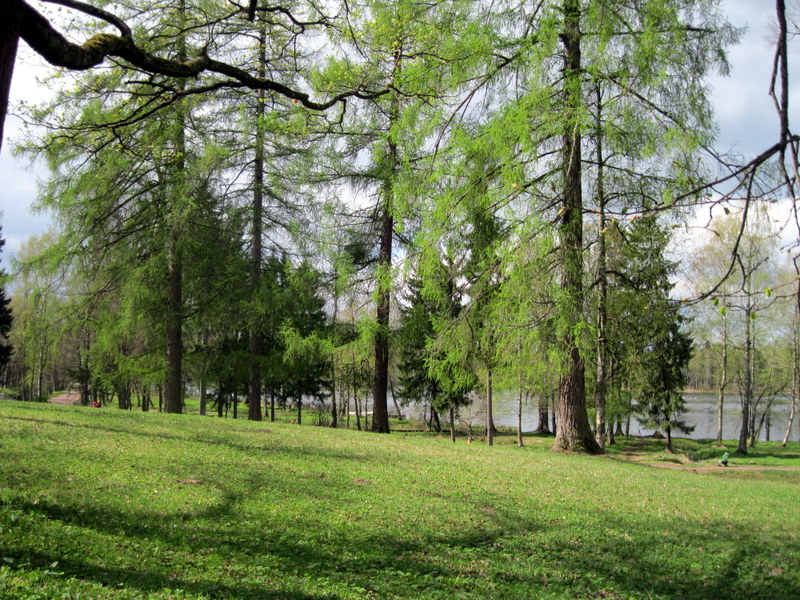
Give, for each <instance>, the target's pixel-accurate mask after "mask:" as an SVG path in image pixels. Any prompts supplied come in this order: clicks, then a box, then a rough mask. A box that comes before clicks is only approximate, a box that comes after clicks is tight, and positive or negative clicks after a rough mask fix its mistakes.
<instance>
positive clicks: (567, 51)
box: [553, 0, 603, 454]
mask: <svg viewBox="0 0 800 600" xmlns="http://www.w3.org/2000/svg"><path fill="white" fill-rule="evenodd" d="M580 4H581V3H580V1H579V0H564V32H563V35H562V36H561V40H562V45H563V48H564V83H563V85H564V96H565V97H564V112H565V115H564V119H565V122H564V135H563V140H562V143H563V158H562V160H563V169H564V190H563V199H562V205H561V222H560V224H559V237H560V240H559V241H560V245H561V269H562V275H561V288H562V290H563V291H564V299H563V300H562V301H561V304H562V306H561V307H560V308H561V311H560V312H561V319H562V320H563V323H562V327H563V330H564V332H565V333H564V339H563V343H562V347H563V348H564V351H565V353H566V356H565V359H566V368H565V371H564V376H563V377H562V380H561V387H560V390H559V398H558V406H557V407H556V421H557V425H556V439H555V442H554V443H553V450H556V451H565V450H566V451H571V452H589V453H592V454H599V453H601V452H602V451H603V450H602V448H600V446H599V445H598V444H597V441H596V440H595V439H594V435H593V434H592V429H591V427H590V426H589V415H588V413H587V410H586V381H585V379H584V378H585V370H584V364H583V357H582V356H581V352H580V349H579V348H578V341H577V340H576V339H575V336H576V331H577V329H578V327H579V325H580V323H581V320H582V315H583V196H582V193H583V192H582V174H581V125H580V123H581V119H582V112H583V111H582V89H581V88H582V86H581V78H582V74H581V44H580V42H581V33H580V18H581V12H580V11H581V7H580Z"/></svg>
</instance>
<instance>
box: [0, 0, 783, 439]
mask: <svg viewBox="0 0 800 600" xmlns="http://www.w3.org/2000/svg"><path fill="white" fill-rule="evenodd" d="M54 4H61V5H63V6H65V7H68V8H70V9H71V10H72V11H73V12H74V15H77V17H76V18H75V19H73V20H70V21H67V20H64V19H63V18H61V19H60V18H59V17H58V16H54V17H52V19H53V20H52V22H51V21H48V18H47V16H45V15H42V14H40V13H38V12H37V11H36V10H35V9H34V8H33V7H32V6H31V5H30V4H28V3H27V2H24V0H13V1H12V2H10V4H9V6H10V8H9V9H8V10H9V15H11V17H13V18H9V20H7V22H6V23H5V24H4V25H3V27H5V28H6V29H8V35H9V36H10V38H14V39H15V40H16V39H17V38H19V39H22V40H25V41H26V42H27V43H28V44H29V45H31V47H32V48H33V49H34V50H35V51H36V52H39V53H40V54H42V56H44V57H45V58H46V59H48V60H50V61H51V62H53V63H54V64H58V65H61V66H63V67H66V69H67V70H63V71H58V72H56V73H55V74H54V75H53V78H52V80H51V82H50V84H51V87H52V88H53V89H54V90H56V91H55V95H54V97H53V99H52V100H50V101H48V102H46V103H43V104H41V105H33V104H25V105H23V106H22V107H20V110H21V111H23V112H24V114H26V115H27V117H28V118H29V120H30V121H31V122H34V123H38V124H43V125H46V127H44V128H40V129H36V130H34V133H32V134H31V135H30V136H28V137H26V138H25V139H24V140H21V141H20V142H19V148H18V149H19V151H21V152H23V153H26V154H28V155H30V156H32V157H35V158H37V159H39V160H42V161H45V162H46V163H47V165H48V168H49V176H48V178H47V180H46V182H45V183H44V184H43V185H42V189H41V192H40V197H39V204H40V206H42V207H43V208H46V209H48V210H50V211H51V212H52V214H53V215H54V217H55V220H56V222H57V224H58V225H57V228H56V230H54V231H53V232H50V233H47V234H45V235H43V236H41V237H38V238H35V239H32V240H30V241H29V242H28V244H27V245H26V246H25V247H24V248H23V250H22V251H21V252H20V253H19V256H18V257H17V261H18V262H17V263H16V264H15V267H14V278H13V282H12V285H13V288H12V287H8V288H7V289H9V290H11V289H13V294H12V300H11V304H10V310H11V313H13V315H14V321H13V325H12V324H11V322H10V319H8V320H7V324H6V321H4V322H3V323H2V327H3V329H2V331H1V332H0V333H3V335H4V336H7V338H8V341H9V343H10V346H11V347H13V350H14V352H13V354H11V356H10V359H8V361H7V364H6V365H5V366H4V369H3V373H2V376H3V382H4V385H6V386H7V387H10V388H13V389H14V390H15V392H16V393H17V394H19V395H20V396H21V397H22V398H24V399H39V398H42V397H44V396H46V395H47V394H48V392H49V391H50V390H52V389H57V388H63V387H65V386H67V385H68V384H74V385H76V386H78V387H79V389H80V391H81V399H82V401H83V402H84V403H88V402H90V400H91V399H92V398H96V397H98V396H101V397H106V398H110V397H112V396H113V397H114V398H116V401H117V402H118V403H119V406H120V407H121V408H131V407H132V405H133V403H132V399H133V398H134V397H136V398H138V404H139V405H141V406H142V407H143V408H145V409H147V408H149V407H150V406H151V405H152V404H154V403H157V405H158V406H159V407H162V408H163V410H165V411H166V412H174V413H180V412H182V410H183V399H184V396H185V390H186V387H187V386H188V385H192V386H193V387H195V388H197V389H198V390H199V392H200V396H201V407H202V410H205V409H206V402H209V401H210V398H209V394H210V393H213V401H214V402H215V403H216V404H215V406H216V407H217V409H218V410H220V407H222V406H223V405H224V404H225V403H227V402H230V401H231V399H236V398H240V397H241V398H246V406H247V411H248V418H250V419H253V420H261V419H263V418H264V411H265V407H267V412H269V410H268V409H269V408H271V407H274V403H275V402H278V403H286V402H294V403H296V405H297V406H298V407H299V406H301V405H302V401H303V399H314V401H316V402H319V403H323V402H324V403H325V405H326V406H328V407H329V411H330V415H331V425H333V426H339V425H341V417H342V416H346V415H348V414H349V412H350V407H352V406H358V405H357V404H356V403H360V402H362V401H365V402H367V401H368V402H369V404H370V405H371V409H372V419H371V421H372V422H371V429H372V430H373V431H376V432H381V433H388V432H389V430H390V423H389V406H388V403H389V400H388V398H389V397H390V396H392V397H393V396H396V397H398V398H403V399H405V400H409V401H410V400H414V401H423V402H426V403H428V404H429V405H430V407H431V409H432V410H433V411H434V413H433V414H436V415H437V417H436V418H437V420H439V416H441V417H442V420H445V419H446V420H449V421H450V423H451V424H453V423H454V422H455V419H456V415H457V413H458V410H459V408H460V407H462V406H464V405H465V403H466V402H468V401H470V399H471V398H472V397H473V396H474V395H475V394H476V393H477V394H480V396H481V398H482V401H483V402H484V403H485V415H486V423H487V439H488V441H489V443H491V441H492V431H493V426H492V411H491V408H492V397H493V393H494V391H495V390H497V389H503V390H510V389H513V390H516V391H517V392H518V394H519V398H520V402H522V401H523V400H524V399H525V398H534V399H536V401H537V402H538V404H539V407H540V410H542V411H543V413H544V414H546V413H547V411H548V410H549V411H552V413H553V414H554V415H555V434H556V438H555V442H554V449H557V450H572V451H585V452H591V453H597V452H601V451H602V450H603V447H604V445H605V443H606V442H607V440H608V438H609V434H610V433H611V432H613V430H614V428H615V427H616V425H617V424H619V423H621V422H622V420H624V419H626V418H627V417H628V416H629V415H630V414H631V413H633V412H635V413H636V414H637V415H639V418H640V420H642V421H643V422H646V423H647V424H649V425H650V426H652V427H653V428H656V429H658V430H660V431H663V432H664V433H665V434H666V437H667V443H668V444H669V440H670V436H671V434H672V432H673V431H674V430H678V431H680V430H685V429H686V427H687V425H686V424H685V423H684V422H683V421H682V419H681V414H682V412H683V399H682V390H683V389H684V387H685V386H686V385H687V383H688V382H689V381H690V380H691V381H693V382H696V383H699V384H702V385H703V387H708V388H715V389H718V390H719V397H720V401H719V411H720V414H722V411H724V410H734V409H735V410H741V411H742V425H741V427H740V432H741V434H740V444H739V450H740V451H741V452H746V451H747V445H748V443H753V441H754V440H755V439H756V437H757V436H756V435H755V431H756V429H757V425H758V419H759V415H760V414H764V409H765V407H768V406H769V404H770V402H771V401H772V400H771V398H774V397H776V396H777V395H778V394H781V393H786V392H787V391H792V393H793V397H796V395H797V381H798V375H797V369H796V365H797V354H798V351H797V331H796V326H795V325H787V323H788V324H793V323H796V322H797V316H796V309H795V308H794V306H795V304H796V299H797V270H796V268H795V266H791V265H790V266H789V267H786V265H783V264H781V263H780V261H778V260H777V259H776V256H777V255H778V240H779V237H778V236H779V234H781V233H782V232H781V231H780V230H779V229H778V228H774V227H773V226H772V225H770V219H771V217H770V212H769V210H768V208H767V207H768V206H769V203H770V202H774V201H776V200H780V199H782V198H786V197H789V198H794V197H796V192H795V190H796V183H797V182H796V176H797V172H798V169H797V164H798V161H797V143H798V140H797V138H796V136H794V135H792V134H791V131H790V127H789V120H788V106H789V104H788V102H789V100H788V75H787V73H788V65H787V39H788V37H789V33H790V32H791V28H792V25H791V21H790V20H787V17H786V12H785V7H784V3H783V2H782V1H780V0H778V1H777V2H776V9H777V10H776V23H777V28H776V31H777V35H776V38H777V45H776V60H775V62H774V65H765V69H770V68H772V69H773V75H774V77H773V89H772V92H773V95H774V97H775V99H776V109H777V114H778V117H779V119H780V122H781V132H780V138H779V139H778V140H777V142H776V144H775V145H774V146H773V147H771V148H769V149H766V150H765V152H764V153H762V154H761V155H759V156H758V157H755V158H753V159H752V160H750V161H749V162H746V161H737V160H734V159H729V158H726V157H722V156H720V155H719V153H717V152H715V151H714V150H713V141H714V125H713V115H712V113H711V109H710V106H709V103H708V97H707V89H706V85H705V78H706V77H707V76H708V75H709V74H710V73H712V72H714V71H716V70H724V69H725V68H726V63H725V48H726V47H727V46H729V45H730V44H732V43H734V42H735V40H736V38H737V35H738V32H737V31H736V30H734V29H733V28H732V27H730V25H728V24H727V23H726V22H725V20H724V19H723V18H722V16H721V14H720V13H719V11H718V10H717V8H718V6H717V5H718V3H717V2H713V1H709V0H682V1H680V2H674V1H670V2H667V1H665V0H649V1H644V0H642V1H638V0H637V1H634V2H628V3H620V2H615V1H611V0H560V1H555V0H553V1H543V2H538V3H530V4H523V5H519V6H517V5H506V4H503V3H501V4H496V3H486V2H481V1H479V0H475V1H465V0H457V1H455V0H454V1H444V2H437V3H430V4H428V3H423V4H420V3H418V2H404V1H400V2H382V1H379V0H376V1H372V2H355V3H353V2H347V3H342V4H341V5H340V4H338V3H332V4H331V5H330V6H328V5H324V6H321V5H317V4H314V3H308V4H305V3H297V4H291V5H289V4H287V5H285V6H284V5H267V4H264V3H261V2H258V1H256V0H253V1H251V2H250V3H249V4H247V5H236V4H235V3H229V4H224V5H223V4H221V3H219V4H212V5H207V4H206V3H199V2H197V3H196V2H193V1H191V0H176V1H175V2H174V3H166V4H159V5H157V6H153V5H150V4H147V3H141V2H136V1H134V0H130V1H128V2H114V3H112V4H111V5H109V6H106V7H105V8H102V9H101V8H99V7H97V6H94V5H93V4H91V3H78V2H73V1H72V0H69V1H67V0H63V1H58V2H54ZM112 11H113V12H112ZM98 22H99V24H98ZM53 23H55V24H56V26H55V27H54V25H53ZM104 24H105V25H107V26H108V27H112V28H115V29H116V30H117V33H116V34H110V33H96V34H95V35H94V36H93V37H90V38H89V39H88V40H87V41H86V42H85V43H84V44H82V45H80V44H74V43H72V42H68V41H67V40H66V38H65V37H64V36H63V35H62V34H61V33H60V32H59V31H58V29H57V27H61V28H63V29H64V30H68V31H69V33H71V34H72V35H73V36H74V37H77V38H80V39H86V38H87V37H88V36H89V34H91V33H95V32H96V31H97V30H98V27H99V28H100V29H103V25H104ZM4 31H5V30H4ZM8 56H9V54H8V53H6V54H2V56H0V59H2V60H0V67H2V68H3V72H2V77H0V83H2V82H6V83H7V82H8V81H10V78H11V71H10V69H9V67H8V60H7V57H8ZM11 56H12V59H11V62H12V65H13V52H12V53H11ZM103 60H106V62H105V63H104V66H103V68H93V67H96V65H98V64H100V63H101V62H102V61H103ZM311 91H313V94H312V93H310V92H311ZM5 93H6V96H5V97H4V98H0V100H2V101H3V102H0V104H2V105H3V110H4V111H5V102H7V89H6V92H5ZM314 97H320V98H324V100H314V99H313V98H314ZM3 114H5V113H3ZM698 210H702V211H705V212H706V213H707V214H710V215H714V216H715V218H714V219H709V222H708V224H707V227H706V228H705V229H706V230H707V231H709V232H711V233H710V234H709V238H708V239H705V240H698V239H697V238H693V240H694V241H692V242H691V243H692V244H694V251H693V259H692V260H689V259H686V260H682V259H681V258H680V257H676V255H675V253H674V252H671V251H670V250H669V249H670V247H671V244H673V245H674V240H675V237H674V236H675V235H677V234H679V233H680V232H682V231H684V227H683V226H684V225H685V224H686V223H687V222H688V221H689V220H691V219H693V218H694V214H695V212H696V211H698ZM723 213H724V214H723ZM783 233H784V238H785V232H783ZM790 251H791V248H790ZM676 282H680V283H679V285H678V288H677V289H676ZM684 288H686V289H688V290H689V291H687V292H686V294H685V295H686V296H687V298H688V297H691V299H692V300H691V301H689V302H684V301H681V300H679V299H678V298H677V297H676V296H677V295H683V294H684ZM6 312H7V311H6ZM693 356H694V359H692V357H693ZM692 361H693V362H692ZM395 385H396V389H395V390H394V392H396V393H392V394H391V395H390V388H392V387H393V386H395ZM734 387H736V388H737V389H738V390H740V391H741V394H742V397H743V398H744V400H743V402H742V406H741V407H735V408H734V407H730V406H728V405H726V403H725V392H726V390H730V389H732V388H734ZM366 397H368V400H365V398H366ZM154 398H158V400H156V401H154V400H153V399H154ZM233 406H238V403H237V402H236V401H235V400H234V404H233ZM792 406H793V413H792V414H793V415H794V406H795V402H794V401H793V403H792ZM759 411H760V412H759ZM357 412H360V408H358V409H357ZM590 412H591V414H592V416H593V417H594V419H593V420H594V425H593V426H590V420H589V415H590ZM545 421H546V419H545ZM359 425H360V422H359ZM790 427H791V424H790ZM720 431H721V427H720ZM787 436H788V432H787Z"/></svg>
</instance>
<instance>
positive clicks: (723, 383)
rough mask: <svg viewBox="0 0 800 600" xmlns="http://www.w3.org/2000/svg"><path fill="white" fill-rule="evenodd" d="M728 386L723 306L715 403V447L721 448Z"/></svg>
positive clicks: (725, 322) (726, 323) (726, 328)
mask: <svg viewBox="0 0 800 600" xmlns="http://www.w3.org/2000/svg"><path fill="white" fill-rule="evenodd" d="M727 385H728V311H727V307H725V306H724V305H723V315H722V372H721V374H720V378H719V400H718V401H717V446H722V435H723V432H722V425H723V417H724V415H725V412H724V411H725V388H726V387H727Z"/></svg>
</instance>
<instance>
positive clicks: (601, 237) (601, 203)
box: [594, 84, 608, 449]
mask: <svg viewBox="0 0 800 600" xmlns="http://www.w3.org/2000/svg"><path fill="white" fill-rule="evenodd" d="M595 91H596V96H597V121H596V123H595V131H596V136H597V206H598V210H599V215H598V222H597V227H598V234H597V279H598V307H597V376H596V378H595V395H594V400H595V407H596V409H597V413H596V418H595V429H596V433H595V439H596V440H597V444H598V445H599V446H600V448H601V449H605V446H606V317H607V315H606V313H607V303H608V273H607V272H606V197H605V186H604V183H605V182H604V179H603V178H604V175H605V173H604V170H603V160H604V158H603V119H602V106H603V98H602V92H601V90H600V85H599V84H598V85H597V88H596V90H595Z"/></svg>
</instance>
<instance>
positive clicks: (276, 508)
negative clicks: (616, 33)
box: [0, 401, 800, 600]
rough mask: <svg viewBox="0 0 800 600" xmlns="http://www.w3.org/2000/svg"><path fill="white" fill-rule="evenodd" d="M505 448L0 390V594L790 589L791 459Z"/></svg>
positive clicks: (795, 573)
mask: <svg viewBox="0 0 800 600" xmlns="http://www.w3.org/2000/svg"><path fill="white" fill-rule="evenodd" d="M511 440H512V437H511V436H501V438H500V441H501V442H506V443H501V444H499V445H497V446H495V447H494V448H486V447H485V446H483V445H481V444H478V443H475V444H472V445H468V444H466V442H465V441H464V440H463V439H460V440H459V441H458V443H456V444H451V443H450V442H449V440H448V439H447V438H446V437H444V436H432V435H427V434H417V433H402V432H398V433H394V434H392V435H389V436H379V435H373V434H368V433H361V432H356V431H341V430H337V431H331V430H330V429H327V428H321V427H305V426H303V427H300V426H296V425H291V424H286V423H275V424H273V423H251V422H247V421H243V420H239V421H233V420H227V419H225V420H223V419H212V418H208V419H203V418H199V417H196V416H191V415H160V414H157V413H144V414H143V413H137V412H125V411H119V410H114V409H102V410H98V409H92V408H83V407H64V406H52V405H42V404H25V403H18V402H11V401H3V402H0V598H3V599H6V598H9V599H23V598H24V599H31V600H32V599H39V598H41V599H50V598H52V599H56V598H58V599H70V600H77V599H84V598H86V599H89V598H121V599H122V598H124V599H128V598H130V599H133V598H136V599H139V598H152V599H163V600H166V599H169V598H171V599H175V600H178V599H210V598H236V599H252V600H256V599H276V600H277V599H298V600H299V599H302V600H311V599H319V600H322V599H338V598H341V599H345V598H347V599H350V598H353V599H355V598H365V599H366V598H397V599H401V598H402V599H406V598H430V599H433V598H443V599H444V598H446V599H454V598H458V599H460V598H464V599H468V598H526V599H528V598H563V599H573V598H586V599H598V600H599V599H609V598H610V599H623V598H625V599H627V598H648V599H677V598H680V599H733V598H748V599H761V598H763V599H764V600H767V599H769V600H781V599H787V600H790V599H797V598H800V510H799V509H800V471H734V470H724V469H718V470H713V471H710V472H702V473H701V472H690V471H679V470H665V469H657V468H653V467H650V466H647V465H646V464H642V463H641V462H635V461H631V460H630V459H631V457H632V456H634V454H635V456H636V457H639V458H641V457H642V456H644V457H645V458H646V460H647V461H651V459H650V455H649V454H648V453H651V454H652V461H657V460H672V458H673V457H670V456H665V455H663V454H660V450H659V448H660V446H658V443H657V442H653V443H652V444H648V445H646V446H642V443H641V442H634V441H630V440H621V442H624V443H620V444H618V448H613V449H612V451H610V452H609V454H608V455H606V456H602V457H586V456H579V455H563V454H553V453H551V452H549V451H548V449H547V448H548V446H549V445H550V443H551V440H550V439H547V438H535V437H529V438H527V439H526V446H525V447H524V448H516V447H515V446H514V445H513V444H512V443H510V441H511ZM676 444H677V446H678V449H679V451H680V452H681V453H682V454H681V455H680V456H684V457H688V459H689V460H695V461H698V462H699V463H702V464H713V463H715V461H716V459H717V458H718V457H719V455H721V453H722V450H720V449H718V448H711V447H710V446H704V445H703V444H699V443H696V442H689V441H686V440H677V441H676ZM734 447H735V445H734ZM729 451H730V450H729ZM756 451H757V453H754V454H751V455H748V457H747V458H746V459H744V458H742V459H741V461H745V460H746V461H749V462H750V463H752V464H777V465H787V466H800V444H797V443H795V444H790V446H789V447H788V448H787V449H782V450H780V451H779V450H777V446H776V445H774V444H772V445H767V444H760V445H759V446H758V447H757V448H756ZM739 461H740V458H739V457H735V456H734V457H733V460H732V463H733V464H745V463H744V462H741V463H740V462H739Z"/></svg>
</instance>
